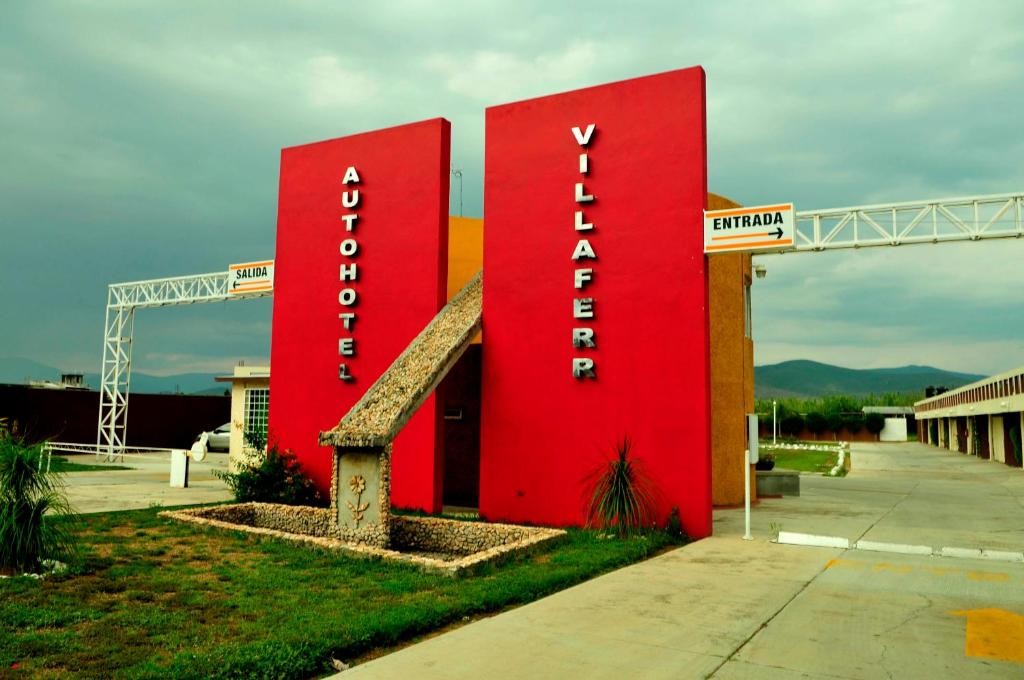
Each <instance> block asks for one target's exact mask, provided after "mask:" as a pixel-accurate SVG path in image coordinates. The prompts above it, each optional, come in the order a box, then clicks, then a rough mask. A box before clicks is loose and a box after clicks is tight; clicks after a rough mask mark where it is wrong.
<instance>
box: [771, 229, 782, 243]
mask: <svg viewBox="0 0 1024 680" xmlns="http://www.w3.org/2000/svg"><path fill="white" fill-rule="evenodd" d="M772 234H775V240H776V241H778V240H779V239H781V238H782V227H776V228H775V231H769V232H768V235H769V236H771V235H772Z"/></svg>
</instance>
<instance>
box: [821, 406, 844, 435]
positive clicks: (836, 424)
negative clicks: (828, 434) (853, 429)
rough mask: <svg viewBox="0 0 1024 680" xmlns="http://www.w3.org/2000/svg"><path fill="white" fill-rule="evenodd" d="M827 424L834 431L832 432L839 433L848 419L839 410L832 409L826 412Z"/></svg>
mask: <svg viewBox="0 0 1024 680" xmlns="http://www.w3.org/2000/svg"><path fill="white" fill-rule="evenodd" d="M825 424H826V425H827V426H828V429H829V430H831V431H832V434H835V435H838V434H839V430H841V429H843V425H845V424H846V420H845V418H843V414H842V413H840V412H839V411H832V412H831V413H826V414H825Z"/></svg>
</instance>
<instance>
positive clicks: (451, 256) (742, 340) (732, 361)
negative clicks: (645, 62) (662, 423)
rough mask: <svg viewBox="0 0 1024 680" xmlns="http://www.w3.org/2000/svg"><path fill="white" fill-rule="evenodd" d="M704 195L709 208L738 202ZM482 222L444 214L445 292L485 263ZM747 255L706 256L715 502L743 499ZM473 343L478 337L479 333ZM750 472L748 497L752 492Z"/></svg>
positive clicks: (749, 396)
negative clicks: (445, 222) (445, 232)
mask: <svg viewBox="0 0 1024 680" xmlns="http://www.w3.org/2000/svg"><path fill="white" fill-rule="evenodd" d="M738 206H739V204H738V203H734V202H733V201H730V200H729V199H728V198H724V197H722V196H718V195H716V194H708V209H709V210H719V209H723V208H733V207H738ZM483 253H484V221H483V220H482V219H479V218H474V217H449V218H448V297H449V299H450V298H451V297H452V296H453V295H455V293H457V292H458V291H459V290H460V289H461V288H462V287H463V286H464V285H465V284H466V283H467V282H468V281H469V280H470V279H471V278H472V277H473V276H475V275H476V273H477V272H478V271H480V269H481V267H482V266H483ZM750 276H751V272H750V256H749V255H745V254H735V253H734V254H720V255H715V256H713V257H711V258H709V260H708V296H709V298H710V299H709V307H710V310H709V311H710V316H711V320H710V321H711V323H710V329H711V330H710V333H711V347H712V350H711V497H712V502H713V503H714V504H715V505H734V504H738V503H742V502H743V468H742V466H741V465H742V464H741V459H742V457H743V452H744V450H746V443H747V430H746V421H745V419H744V415H745V414H746V413H753V411H754V343H753V341H752V340H751V339H750V338H746V337H744V335H743V331H744V329H743V323H744V322H743V286H744V283H745V282H749V281H750ZM473 342H474V343H479V342H480V336H479V335H478V336H477V337H476V338H475V339H474V340H473ZM754 477H755V475H754V474H753V473H751V497H752V498H754V497H756V494H755V480H754Z"/></svg>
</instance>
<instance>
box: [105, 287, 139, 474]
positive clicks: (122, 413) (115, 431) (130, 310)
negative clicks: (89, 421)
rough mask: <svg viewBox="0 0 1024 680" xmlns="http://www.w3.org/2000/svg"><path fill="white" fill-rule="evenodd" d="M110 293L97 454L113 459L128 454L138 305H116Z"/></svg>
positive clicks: (108, 297)
mask: <svg viewBox="0 0 1024 680" xmlns="http://www.w3.org/2000/svg"><path fill="white" fill-rule="evenodd" d="M113 297H114V293H113V290H108V292H107V316H106V322H105V323H104V325H103V328H104V331H103V370H102V372H101V373H100V415H99V425H98V427H97V433H96V455H97V457H99V456H106V460H108V461H110V460H113V459H114V457H115V456H117V455H121V454H123V453H124V447H125V444H126V437H125V435H126V434H127V431H128V393H129V389H130V386H131V365H132V334H133V330H134V326H135V308H134V307H121V306H115V305H112V302H113Z"/></svg>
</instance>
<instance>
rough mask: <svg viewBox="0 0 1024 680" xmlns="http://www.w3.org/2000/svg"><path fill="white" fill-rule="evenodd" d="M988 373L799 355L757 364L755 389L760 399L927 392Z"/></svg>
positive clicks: (965, 381)
mask: <svg viewBox="0 0 1024 680" xmlns="http://www.w3.org/2000/svg"><path fill="white" fill-rule="evenodd" d="M984 377H985V376H982V375H974V374H972V373H954V372H953V371H944V370H942V369H941V368H934V367H932V366H902V367H900V368H862V369H857V368H843V367H842V366H833V365H831V364H822V363H819V362H817V361H807V360H804V359H798V360H795V361H783V362H782V363H780V364H769V365H766V366H755V367H754V392H755V393H756V396H757V398H758V399H771V398H773V397H804V398H807V397H822V396H826V395H830V394H849V395H860V396H865V395H869V394H883V393H885V392H920V393H921V394H922V396H923V394H924V388H926V387H928V386H929V385H933V386H945V387H948V388H950V389H952V388H954V387H959V386H960V385H966V384H967V383H971V382H974V381H975V380H981V379H982V378H984Z"/></svg>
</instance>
